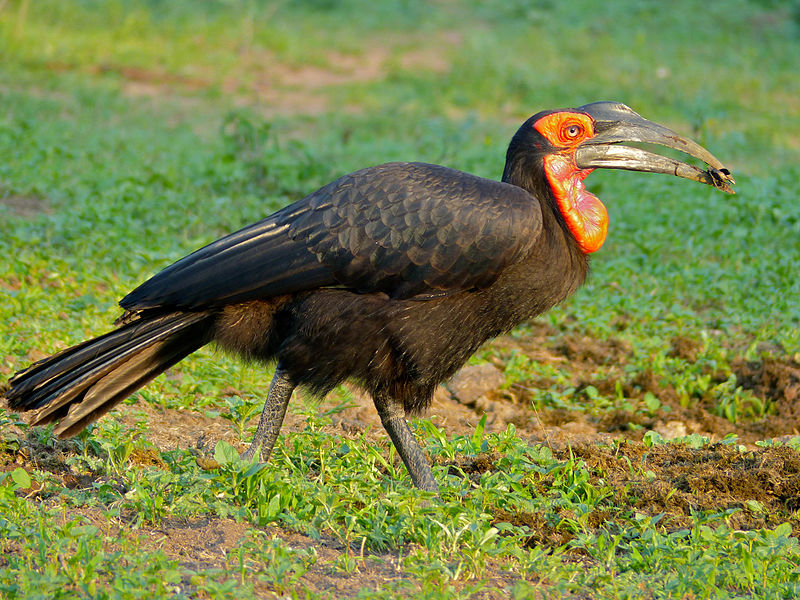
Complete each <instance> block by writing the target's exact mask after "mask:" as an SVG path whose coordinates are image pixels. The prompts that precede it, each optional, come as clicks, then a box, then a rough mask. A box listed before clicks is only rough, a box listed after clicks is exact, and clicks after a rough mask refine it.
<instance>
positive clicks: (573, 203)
mask: <svg viewBox="0 0 800 600" xmlns="http://www.w3.org/2000/svg"><path fill="white" fill-rule="evenodd" d="M592 170H593V169H579V168H578V167H577V166H576V165H575V159H574V157H573V156H572V155H570V154H550V155H547V156H545V157H544V172H545V174H546V175H547V181H548V182H549V183H550V188H551V189H552V190H553V195H554V196H555V197H556V202H557V203H558V208H559V210H560V211H561V215H562V216H563V217H564V220H565V221H566V222H567V227H568V228H569V231H570V233H571V234H572V235H573V237H574V238H575V239H576V240H577V242H578V246H580V249H581V250H583V252H585V253H586V254H589V253H591V252H595V251H597V250H599V249H600V246H602V245H603V242H605V240H606V234H607V233H608V211H607V210H606V207H605V206H603V203H602V202H600V199H599V198H598V197H597V196H595V195H594V194H592V193H591V192H589V191H588V190H587V189H586V186H585V185H584V184H583V180H584V179H585V178H586V176H587V175H588V174H589V173H591V172H592Z"/></svg>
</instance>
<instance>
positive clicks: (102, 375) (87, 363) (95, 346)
mask: <svg viewBox="0 0 800 600" xmlns="http://www.w3.org/2000/svg"><path fill="white" fill-rule="evenodd" d="M214 317H215V315H214V313H208V312H183V313H169V314H163V313H162V314H159V315H155V316H147V315H143V316H142V317H140V318H138V319H136V320H134V321H133V322H130V323H127V324H124V325H122V326H121V327H119V328H118V329H115V330H113V331H110V332H108V333H106V334H105V335H102V336H100V337H98V338H94V339H91V340H87V341H85V342H83V343H82V344H78V345H77V346H73V347H72V348H67V349H66V350H64V351H62V352H59V353H58V354H55V355H54V356H51V357H50V358H46V359H44V360H42V361H39V362H37V363H35V364H33V365H31V366H30V367H28V368H27V369H25V370H24V371H20V372H19V373H17V374H16V375H14V377H12V378H11V380H9V382H8V383H9V386H10V387H9V389H8V390H7V391H6V392H5V393H4V396H5V398H6V399H7V400H8V404H9V407H10V408H11V409H13V410H19V411H27V410H33V411H34V413H33V416H32V419H31V424H32V425H42V424H45V423H51V422H53V421H58V425H57V426H56V428H55V433H56V434H58V436H59V437H70V436H73V435H75V434H76V433H78V432H80V431H81V430H82V429H83V428H84V427H86V426H87V425H88V424H89V423H91V422H92V421H95V420H97V419H99V418H100V417H101V416H103V415H104V414H105V413H107V412H108V411H109V410H111V409H112V408H113V407H114V406H115V405H116V404H118V403H119V402H121V401H122V400H124V399H125V398H127V397H128V396H130V395H131V394H132V393H133V392H135V391H136V390H138V389H139V388H140V387H142V386H144V385H145V384H146V383H148V382H149V381H150V380H152V379H153V378H154V377H156V376H157V375H158V374H160V373H162V372H163V371H165V370H166V369H168V368H169V367H171V366H172V365H174V364H175V363H177V362H178V361H180V360H181V359H183V358H185V357H186V356H188V355H189V354H191V353H192V352H194V351H195V350H197V349H198V348H200V347H201V346H204V345H206V344H207V343H208V342H210V341H211V332H212V325H213V322H214Z"/></svg>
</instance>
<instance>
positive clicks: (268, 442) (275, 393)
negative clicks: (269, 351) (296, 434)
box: [242, 364, 295, 462]
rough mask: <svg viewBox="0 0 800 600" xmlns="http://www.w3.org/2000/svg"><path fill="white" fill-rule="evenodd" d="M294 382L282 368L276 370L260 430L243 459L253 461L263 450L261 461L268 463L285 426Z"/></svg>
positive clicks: (260, 421)
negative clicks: (284, 422)
mask: <svg viewBox="0 0 800 600" xmlns="http://www.w3.org/2000/svg"><path fill="white" fill-rule="evenodd" d="M294 387H295V385H294V382H292V380H291V379H289V375H288V374H287V373H286V371H284V370H283V369H282V368H281V365H280V364H278V366H277V367H276V368H275V376H274V377H273V378H272V383H270V384H269V394H267V401H266V402H265V403H264V410H263V411H261V419H260V420H259V422H258V429H256V434H255V436H254V437H253V441H252V443H251V444H250V447H249V448H248V449H247V450H245V451H244V453H243V454H242V458H243V459H245V460H251V459H252V458H253V456H255V453H256V451H257V450H258V448H259V447H260V448H261V460H262V461H264V462H267V461H268V460H269V455H270V454H272V448H273V446H275V440H277V439H278V433H279V432H280V430H281V425H283V417H284V416H285V415H286V407H287V406H289V399H290V398H291V397H292V391H294Z"/></svg>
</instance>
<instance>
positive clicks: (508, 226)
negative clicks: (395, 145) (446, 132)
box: [120, 163, 542, 311]
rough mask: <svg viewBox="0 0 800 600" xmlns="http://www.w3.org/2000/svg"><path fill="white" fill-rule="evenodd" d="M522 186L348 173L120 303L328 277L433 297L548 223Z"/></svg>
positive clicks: (294, 285)
mask: <svg viewBox="0 0 800 600" xmlns="http://www.w3.org/2000/svg"><path fill="white" fill-rule="evenodd" d="M541 224H542V217H541V207H540V205H539V202H538V201H537V200H536V199H535V198H534V197H533V196H531V195H530V194H529V193H528V192H526V191H525V190H523V189H521V188H518V187H516V186H513V185H509V184H505V183H500V182H497V181H492V180H489V179H483V178H480V177H476V176H474V175H469V174H467V173H463V172H461V171H456V170H453V169H448V168H446V167H440V166H436V165H427V164H422V163H389V164H386V165H380V166H377V167H371V168H368V169H364V170H362V171H357V172H355V173H351V174H350V175H346V176H344V177H342V178H340V179H338V180H336V181H334V182H332V183H330V184H328V185H326V186H324V187H322V188H320V189H319V190H317V191H316V192H314V193H312V194H310V195H309V196H306V197H305V198H303V199H302V200H300V201H298V202H296V203H294V204H291V205H289V206H287V207H286V208H284V209H282V210H280V211H278V212H277V213H275V214H273V215H271V216H269V217H267V218H266V219H263V220H262V221H259V222H258V223H254V224H253V225H250V226H248V227H245V228H244V229H242V230H240V231H237V232H235V233H233V234H231V235H229V236H226V237H224V238H222V239H220V240H217V241H216V242H214V243H212V244H209V245H208V246H206V247H204V248H202V249H200V250H198V251H196V252H194V253H192V254H190V255H189V256H187V257H185V258H183V259H181V260H179V261H178V262H176V263H174V264H173V265H171V266H169V267H167V268H166V269H164V270H163V271H161V272H160V273H158V274H157V275H155V276H154V277H152V278H151V279H149V280H148V281H146V282H145V283H144V284H142V285H141V286H139V287H138V288H136V289H135V290H134V291H133V292H131V293H130V294H128V295H127V296H126V297H125V298H123V300H122V302H120V304H121V306H122V307H123V308H125V309H128V310H133V311H135V310H142V309H145V308H152V307H157V306H158V307H173V308H182V309H197V308H204V307H211V306H219V305H223V304H229V303H235V302H242V301H245V300H252V299H256V298H268V297H272V296H278V295H283V294H290V293H294V292H299V291H303V290H310V289H316V288H319V287H332V286H338V287H346V288H350V289H353V290H354V291H358V292H365V293H366V292H383V293H386V294H388V295H389V296H391V297H394V298H409V297H420V298H424V297H430V296H436V295H441V294H442V293H450V292H452V291H457V290H460V289H471V288H475V287H483V286H486V285H489V284H491V282H492V281H494V280H495V279H496V278H497V276H498V275H499V274H500V273H501V272H502V270H503V269H504V268H505V267H507V266H508V265H509V264H513V263H514V262H517V261H519V260H521V259H522V258H524V257H525V256H526V255H527V253H528V252H530V250H531V248H532V247H533V245H534V244H535V243H536V241H537V239H538V236H539V234H540V232H541V226H542V225H541Z"/></svg>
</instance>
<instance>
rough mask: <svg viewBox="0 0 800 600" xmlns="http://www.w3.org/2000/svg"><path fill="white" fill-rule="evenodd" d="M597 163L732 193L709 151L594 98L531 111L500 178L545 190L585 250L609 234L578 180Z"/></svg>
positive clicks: (601, 211)
mask: <svg viewBox="0 0 800 600" xmlns="http://www.w3.org/2000/svg"><path fill="white" fill-rule="evenodd" d="M621 142H645V143H652V144H659V145H662V146H667V147H669V148H674V149H676V150H680V151H681V152H684V153H686V154H689V155H691V156H694V157H695V158H698V159H699V160H701V161H703V162H704V163H705V164H706V165H707V166H708V168H707V169H705V170H703V169H700V168H698V167H695V166H692V165H688V164H685V163H682V162H680V161H678V160H675V159H673V158H669V157H666V156H661V155H659V154H654V153H652V152H648V151H647V150H643V149H641V148H635V147H631V146H621V145H618V144H620V143H621ZM598 168H599V169H626V170H629V171H646V172H650V173H666V174H668V175H676V176H678V177H685V178H687V179H692V180H694V181H699V182H701V183H706V184H708V185H711V186H714V187H716V188H717V189H720V190H722V191H724V192H728V193H731V194H733V193H734V192H733V189H732V188H731V185H734V184H735V182H734V180H733V177H731V174H730V171H729V170H728V169H726V168H725V167H724V166H723V165H722V163H721V162H720V161H719V160H717V159H716V158H715V157H714V156H713V155H712V154H711V153H710V152H709V151H708V150H706V149H705V148H703V147H702V146H700V145H699V144H697V143H695V142H693V141H692V140H689V139H687V138H685V137H682V136H680V135H678V134H677V133H675V132H674V131H672V130H670V129H667V128H666V127H664V126H662V125H659V124H657V123H653V122H651V121H648V120H647V119H645V118H643V117H641V116H640V115H638V114H637V113H636V112H634V111H633V110H631V109H630V108H629V107H627V106H625V105H624V104H620V103H619V102H593V103H592V104H586V105H584V106H581V107H579V108H574V109H564V110H548V111H544V112H540V113H538V114H536V115H534V116H532V117H531V118H530V119H528V120H527V121H526V122H525V123H524V124H523V125H522V127H520V128H519V130H518V131H517V133H516V134H515V135H514V138H513V139H512V140H511V144H510V145H509V147H508V154H507V156H506V168H505V172H504V173H503V181H505V182H507V183H512V184H514V185H518V186H520V187H524V188H526V189H528V190H529V191H532V192H534V193H536V192H541V191H545V192H549V193H551V194H552V196H553V198H554V199H555V201H556V204H557V207H558V210H559V212H560V214H561V216H562V217H563V219H564V222H565V223H566V225H567V227H568V229H569V230H570V232H571V233H572V235H573V237H575V239H576V240H577V242H578V245H579V246H580V248H581V250H583V252H586V253H590V252H594V251H595V250H598V249H599V248H600V246H602V245H603V242H604V241H605V238H606V233H607V232H608V212H607V211H606V208H605V206H603V204H602V202H600V200H599V199H598V198H597V197H596V196H594V195H593V194H591V193H590V192H588V191H587V190H586V188H585V186H584V184H583V180H584V179H585V178H586V176H587V175H589V173H591V172H592V171H593V170H594V169H598ZM542 187H545V190H542V189H541V188H542Z"/></svg>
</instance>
